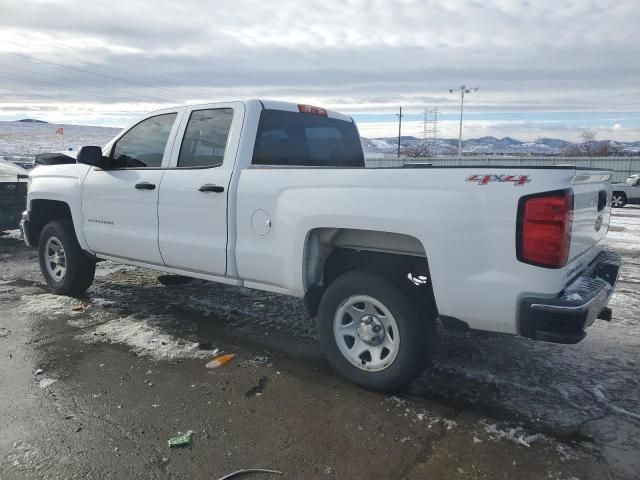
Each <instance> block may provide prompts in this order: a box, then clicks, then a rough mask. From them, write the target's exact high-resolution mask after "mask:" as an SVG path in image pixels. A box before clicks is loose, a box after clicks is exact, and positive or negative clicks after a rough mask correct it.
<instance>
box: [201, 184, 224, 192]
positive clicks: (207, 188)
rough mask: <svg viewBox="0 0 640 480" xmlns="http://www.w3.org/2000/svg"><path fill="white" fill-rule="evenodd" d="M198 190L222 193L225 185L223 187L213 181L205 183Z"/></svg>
mask: <svg viewBox="0 0 640 480" xmlns="http://www.w3.org/2000/svg"><path fill="white" fill-rule="evenodd" d="M198 191H199V192H215V193H222V192H224V187H221V186H220V185H214V184H213V183H205V184H204V185H202V186H201V187H200V188H199V189H198Z"/></svg>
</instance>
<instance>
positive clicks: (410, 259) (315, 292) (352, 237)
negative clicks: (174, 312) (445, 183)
mask: <svg viewBox="0 0 640 480" xmlns="http://www.w3.org/2000/svg"><path fill="white" fill-rule="evenodd" d="M357 269H361V270H368V271H372V272H375V273H378V274H380V275H382V276H385V277H386V278H388V279H391V280H393V281H394V282H397V283H399V284H400V285H401V286H402V287H403V288H405V289H407V291H408V292H409V293H411V295H412V296H415V298H416V299H417V300H418V301H420V302H424V306H425V307H427V308H429V309H430V310H432V311H433V313H434V315H437V305H436V301H435V297H434V292H433V287H432V283H431V274H430V271H429V264H428V258H427V253H426V250H425V248H424V245H423V244H422V242H421V241H420V240H419V239H417V238H416V237H414V236H411V235H406V234H401V233H393V232H382V231H376V230H364V229H352V228H315V229H313V230H311V231H310V232H309V233H308V234H307V237H306V242H305V248H304V261H303V280H304V289H305V296H304V301H305V306H306V308H307V311H308V313H309V314H310V315H311V317H315V316H316V314H317V311H318V306H319V304H320V300H321V298H322V295H323V293H324V291H325V290H326V288H327V286H328V285H329V284H330V283H331V282H332V281H333V280H335V279H336V278H338V277H339V276H340V275H342V274H343V273H346V272H348V271H351V270H357Z"/></svg>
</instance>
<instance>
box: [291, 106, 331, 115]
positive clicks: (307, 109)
mask: <svg viewBox="0 0 640 480" xmlns="http://www.w3.org/2000/svg"><path fill="white" fill-rule="evenodd" d="M298 111H300V113H311V114H312V115H320V116H322V117H326V116H327V111H326V110H325V109H324V108H320V107H314V106H313V105H298Z"/></svg>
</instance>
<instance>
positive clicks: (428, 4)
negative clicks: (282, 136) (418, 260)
mask: <svg viewBox="0 0 640 480" xmlns="http://www.w3.org/2000/svg"><path fill="white" fill-rule="evenodd" d="M460 84H465V85H467V86H473V87H475V86H477V87H479V88H480V89H479V91H478V92H476V93H473V94H471V95H470V96H469V97H468V99H467V102H466V103H465V137H467V138H468V137H478V136H482V135H494V136H498V137H502V136H507V135H508V136H513V137H516V138H519V139H523V140H530V139H535V138H536V137H540V136H552V137H557V138H564V139H568V140H577V139H578V137H579V133H580V131H581V130H583V129H584V128H587V127H590V128H592V129H594V130H595V131H596V132H597V135H598V138H602V139H604V138H610V139H614V140H640V4H639V0H593V1H591V0H530V1H526V0H477V1H462V0H439V1H432V0H394V1H392V0H370V1H365V0H322V1H315V0H304V1H303V0H270V1H268V0H215V1H213V0H212V1H205V0H202V1H185V0H180V1H175V0H174V1H165V0H145V1H139V0H127V1H117V0H114V1H110V2H91V1H87V0H37V1H33V0H31V1H27V0H22V1H15V0H0V120H14V119H19V118H24V117H34V118H41V119H44V120H48V121H52V122H60V123H82V124H91V125H109V126H123V125H125V124H127V123H128V122H129V121H130V120H131V119H132V118H133V117H135V116H137V115H138V114H140V113H143V112H146V111H149V110H153V109H157V108H162V107H164V106H170V105H175V104H182V103H198V102H203V101H211V100H216V99H230V98H239V97H265V98H277V99H286V100H293V101H304V102H306V103H312V104H318V105H322V106H327V107H330V108H334V109H337V110H340V111H343V112H346V113H350V114H353V115H354V116H355V117H356V119H357V120H358V122H359V125H360V129H361V131H362V134H363V135H364V136H368V137H374V136H385V135H394V134H395V133H396V132H397V124H396V120H395V115H394V113H395V112H396V111H397V108H398V106H399V105H402V106H403V109H404V111H405V113H407V114H408V115H407V116H406V117H405V128H404V130H403V133H406V134H418V133H419V131H420V130H421V126H420V121H419V118H420V112H421V111H422V110H423V109H424V108H425V107H426V108H434V107H439V109H440V112H441V117H440V118H441V119H442V121H441V123H440V129H441V136H443V137H455V136H457V123H456V122H457V115H458V112H459V96H458V97H456V95H453V94H450V93H449V91H448V90H449V88H451V87H456V86H459V85H460ZM0 133H1V132H0Z"/></svg>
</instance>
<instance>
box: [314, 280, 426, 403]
mask: <svg viewBox="0 0 640 480" xmlns="http://www.w3.org/2000/svg"><path fill="white" fill-rule="evenodd" d="M318 333H319V338H320V343H321V345H322V347H323V350H324V353H325V356H326V357H327V359H328V360H329V363H331V365H332V366H333V367H334V368H335V369H336V370H337V371H338V372H339V373H340V374H341V375H342V376H343V377H345V378H347V379H348V380H350V381H352V382H353V383H355V384H357V385H360V386H361V387H364V388H368V389H371V390H378V391H384V392H391V391H396V390H399V389H401V388H402V387H404V386H405V385H407V384H408V383H410V382H411V381H413V380H414V379H415V378H416V377H417V376H418V375H419V374H420V373H421V372H422V371H423V370H424V368H425V367H426V366H427V365H428V364H429V363H430V361H431V357H432V355H433V345H434V344H435V342H434V341H433V340H434V338H433V337H435V324H434V322H433V319H432V318H427V319H425V318H424V317H423V316H422V315H421V312H419V310H418V304H417V302H415V301H414V300H413V299H412V298H411V296H410V295H408V294H407V293H405V292H404V291H403V290H402V289H401V288H399V287H398V286H396V285H395V284H394V283H393V282H391V281H389V280H387V279H386V278H384V277H383V276H381V275H377V274H374V273H369V272H365V271H354V272H347V273H345V274H343V275H342V276H341V277H339V278H338V279H336V280H335V281H334V282H333V283H332V284H330V285H329V287H328V288H327V290H326V292H325V293H324V295H323V297H322V300H321V301H320V307H319V310H318ZM430 337H431V338H430Z"/></svg>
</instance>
